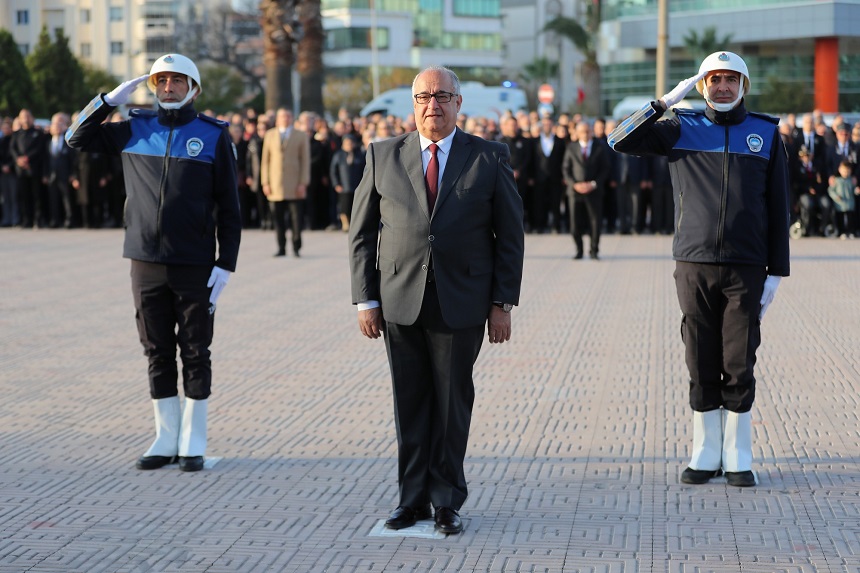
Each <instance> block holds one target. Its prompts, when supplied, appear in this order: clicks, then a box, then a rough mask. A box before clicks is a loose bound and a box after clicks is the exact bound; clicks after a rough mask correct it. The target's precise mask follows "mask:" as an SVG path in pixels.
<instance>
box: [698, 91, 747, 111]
mask: <svg viewBox="0 0 860 573" xmlns="http://www.w3.org/2000/svg"><path fill="white" fill-rule="evenodd" d="M743 91H744V88H743V87H741V89H739V90H738V97H736V98H735V101H733V102H731V103H717V102H715V101H713V100H712V99H711V96H710V93H709V92H708V87H707V86H705V89H704V90H703V92H704V93H703V95H704V96H705V101H706V102H708V105H710V106H711V107H712V108H714V109H715V110H717V111H721V112H723V113H725V112H727V111H732V110H733V109H735V106H737V105H738V103H740V101H741V99H742V98H743V97H744V94H743V93H742V92H743Z"/></svg>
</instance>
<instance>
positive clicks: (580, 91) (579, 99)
mask: <svg viewBox="0 0 860 573" xmlns="http://www.w3.org/2000/svg"><path fill="white" fill-rule="evenodd" d="M584 101H585V92H584V91H583V89H582V88H576V103H579V104H581V103H582V102H584Z"/></svg>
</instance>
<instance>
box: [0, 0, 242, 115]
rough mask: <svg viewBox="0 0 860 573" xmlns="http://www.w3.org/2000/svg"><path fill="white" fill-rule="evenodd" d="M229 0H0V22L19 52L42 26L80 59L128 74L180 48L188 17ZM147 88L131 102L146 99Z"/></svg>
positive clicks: (195, 18) (200, 17)
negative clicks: (60, 37) (59, 32)
mask: <svg viewBox="0 0 860 573" xmlns="http://www.w3.org/2000/svg"><path fill="white" fill-rule="evenodd" d="M225 4H226V5H229V0H203V1H201V0H194V1H192V0H0V28H3V29H6V30H9V31H10V32H11V33H12V36H13V37H14V38H15V42H16V43H17V44H18V47H19V49H20V51H21V53H22V54H24V55H27V54H29V53H30V52H31V51H32V50H33V49H34V48H35V46H36V45H37V44H38V41H39V34H40V33H41V30H42V28H43V27H46V28H47V30H48V32H49V33H50V34H51V36H52V37H55V34H56V32H57V30H62V31H63V34H64V35H65V36H66V37H67V38H68V39H69V48H70V49H71V51H72V53H74V54H75V55H76V56H77V57H78V58H79V59H80V60H82V61H85V62H89V63H91V64H93V65H94V66H96V67H98V68H102V69H104V70H107V71H108V72H109V73H111V74H113V75H114V76H116V77H117V78H122V79H127V78H133V77H137V76H140V75H142V74H145V73H146V72H147V71H149V68H150V66H151V65H152V62H153V61H154V60H155V59H156V58H157V57H158V56H160V55H162V54H165V53H167V52H171V51H176V50H178V49H179V45H178V41H179V39H180V38H181V36H182V34H184V33H185V32H186V30H187V29H188V27H189V26H190V25H191V24H192V23H198V24H197V25H199V22H201V21H205V17H206V15H207V13H208V12H209V11H211V10H213V9H214V8H216V7H218V6H223V5H225ZM149 97H150V96H149V95H148V93H147V92H146V90H138V91H136V92H135V94H134V95H133V100H132V102H131V103H133V104H141V105H143V104H146V103H148V102H149V99H148V98H149Z"/></svg>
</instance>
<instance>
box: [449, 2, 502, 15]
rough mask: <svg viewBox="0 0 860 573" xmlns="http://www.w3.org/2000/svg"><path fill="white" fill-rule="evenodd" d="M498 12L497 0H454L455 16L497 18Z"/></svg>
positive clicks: (499, 10) (499, 12)
mask: <svg viewBox="0 0 860 573" xmlns="http://www.w3.org/2000/svg"><path fill="white" fill-rule="evenodd" d="M500 14H501V7H500V3H499V0H454V15H455V16H478V17H483V18H498V17H499V15H500Z"/></svg>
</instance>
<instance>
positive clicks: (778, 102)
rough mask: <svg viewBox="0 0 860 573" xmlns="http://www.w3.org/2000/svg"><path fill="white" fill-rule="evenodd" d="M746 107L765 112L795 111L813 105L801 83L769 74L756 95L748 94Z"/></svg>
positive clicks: (810, 95) (810, 107)
mask: <svg viewBox="0 0 860 573" xmlns="http://www.w3.org/2000/svg"><path fill="white" fill-rule="evenodd" d="M745 99H748V100H749V101H748V102H746V105H747V109H757V110H759V109H760V110H762V111H764V112H767V113H796V112H797V111H798V110H805V109H812V108H813V107H815V102H814V98H813V97H812V93H811V92H809V90H808V87H807V86H806V85H804V84H802V83H797V82H794V83H792V82H786V81H783V80H781V79H780V78H777V77H776V76H770V77H768V78H767V82H766V83H765V85H764V87H763V88H762V89H761V93H760V95H758V96H748V97H747V98H745Z"/></svg>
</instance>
